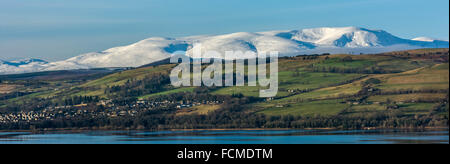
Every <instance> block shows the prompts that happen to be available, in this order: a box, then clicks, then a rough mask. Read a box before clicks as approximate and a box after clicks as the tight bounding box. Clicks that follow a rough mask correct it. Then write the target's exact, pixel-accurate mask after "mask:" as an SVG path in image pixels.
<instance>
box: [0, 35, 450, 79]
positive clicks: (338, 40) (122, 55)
mask: <svg viewBox="0 0 450 164" xmlns="http://www.w3.org/2000/svg"><path fill="white" fill-rule="evenodd" d="M194 43H201V44H202V51H208V50H214V51H218V52H221V53H224V52H225V51H253V52H261V51H278V52H279V54H280V55H281V56H291V55H300V54H312V53H357V54H359V53H378V52H386V51H394V50H407V49H417V48H448V47H449V42H448V41H441V40H434V39H429V38H424V37H420V38H415V39H402V38H399V37H396V36H394V35H392V34H390V33H388V32H386V31H383V30H370V29H366V28H360V27H321V28H310V29H301V30H292V31H268V32H255V33H250V32H238V33H231V34H225V35H203V36H191V37H181V38H164V37H152V38H148V39H145V40H142V41H139V42H137V43H134V44H131V45H128V46H121V47H114V48H110V49H107V50H105V51H102V52H93V53H87V54H82V55H79V56H76V57H73V58H70V59H67V60H64V61H58V62H51V63H48V62H45V61H40V60H31V62H24V63H20V64H12V63H15V62H5V61H3V62H0V74H15V73H25V72H36V71H49V70H68V69H88V68H100V67H137V66H141V65H145V64H149V63H153V62H157V61H161V60H164V59H167V58H169V57H170V54H171V53H173V52H176V51H186V52H187V55H189V54H192V48H193V46H194ZM16 63H17V62H16Z"/></svg>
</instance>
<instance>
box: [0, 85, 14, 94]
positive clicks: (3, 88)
mask: <svg viewBox="0 0 450 164" xmlns="http://www.w3.org/2000/svg"><path fill="white" fill-rule="evenodd" d="M16 87H17V86H16V85H9V84H0V94H2V93H10V92H12V91H14V89H16Z"/></svg>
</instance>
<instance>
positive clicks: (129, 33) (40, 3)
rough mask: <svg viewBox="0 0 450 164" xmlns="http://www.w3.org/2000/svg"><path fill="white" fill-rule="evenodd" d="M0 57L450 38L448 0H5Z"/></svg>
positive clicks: (0, 25)
mask: <svg viewBox="0 0 450 164" xmlns="http://www.w3.org/2000/svg"><path fill="white" fill-rule="evenodd" d="M0 1H1V2H0V59H3V60H11V59H19V58H27V57H35V58H41V59H46V60H50V61H55V60H62V59H66V58H68V57H72V56H76V55H78V54H81V53H86V52H93V51H102V50H105V49H107V48H111V47H115V46H121V45H127V44H131V43H134V42H136V41H139V40H142V39H145V38H148V37H152V36H165V37H179V36H189V35H199V34H224V33H231V32H240V31H247V32H257V31H269V30H294V29H302V28H311V27H324V26H330V27H333V26H359V27H365V28H370V29H383V30H386V31H388V32H390V33H392V34H394V35H396V36H399V37H403V38H414V37H418V36H428V37H433V38H439V39H445V40H448V39H449V1H448V0H426V1H424V0H395V1H392V0H347V1H336V0H223V1H222V0H221V1H219V0H127V1H125V0H64V1H61V0H0Z"/></svg>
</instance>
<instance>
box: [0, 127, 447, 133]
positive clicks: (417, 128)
mask: <svg viewBox="0 0 450 164" xmlns="http://www.w3.org/2000/svg"><path fill="white" fill-rule="evenodd" d="M449 128H450V127H407V128H376V127H370V128H363V129H342V128H303V129H297V128H213V129H158V130H152V129H127V128H125V129H107V128H76V129H75V128H62V129H31V130H0V132H61V131H66V132H84V131H153V132H163V131H174V132H175V131H202V130H206V131H264V130H267V131H269V130H273V131H280V130H388V129H390V130H392V129H395V130H419V129H422V130H437V129H442V130H444V129H445V130H449Z"/></svg>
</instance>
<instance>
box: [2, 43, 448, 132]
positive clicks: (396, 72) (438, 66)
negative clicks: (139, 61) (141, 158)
mask: <svg viewBox="0 0 450 164" xmlns="http://www.w3.org/2000/svg"><path fill="white" fill-rule="evenodd" d="M448 52H449V49H447V48H444V49H417V50H409V51H395V52H386V53H379V54H368V55H348V54H336V55H308V56H295V57H283V58H280V59H279V91H278V94H277V96H276V97H274V98H273V99H261V98H259V97H258V94H259V88H258V87H212V88H205V87H181V88H174V87H173V86H171V85H170V81H169V80H168V73H169V71H170V70H171V68H172V67H174V66H175V65H174V64H162V65H157V66H148V67H142V68H136V69H129V70H123V71H119V72H116V73H112V74H108V75H104V76H102V77H99V78H98V77H97V78H95V77H93V78H91V79H85V81H76V80H73V79H57V80H44V79H40V78H34V79H31V80H30V79H25V80H24V79H20V78H17V79H14V78H10V79H7V80H3V81H1V84H0V91H1V93H0V95H1V97H0V113H3V114H6V113H15V112H30V111H34V112H36V113H39V112H43V111H45V112H47V113H49V114H51V113H56V115H55V118H54V120H56V121H59V122H58V123H55V122H53V123H50V124H48V125H44V124H42V122H39V121H31V122H30V121H28V123H25V124H23V125H22V124H21V126H23V128H26V127H29V125H30V124H32V125H34V127H45V126H50V127H71V126H75V123H76V122H71V121H70V120H79V119H88V118H92V117H94V118H97V119H95V121H94V120H91V121H93V125H76V127H84V126H88V127H91V126H96V127H100V126H104V128H125V127H127V128H137V127H140V128H150V129H152V128H263V127H265V128H330V127H332V128H367V127H434V126H448V90H449V63H448ZM47 76H48V75H47ZM60 111H61V112H60ZM79 111H81V113H78V112H79ZM45 112H44V113H45ZM77 113H78V114H77ZM56 116H58V117H56ZM52 117H53V116H52ZM60 117H63V118H65V119H63V120H60V119H59V118H60ZM231 118H233V119H231ZM149 119H151V120H153V121H150V120H149ZM158 120H159V121H158ZM61 121H62V122H61ZM67 121H68V122H67ZM97 121H100V122H97ZM104 121H106V122H104ZM63 122H64V123H63ZM114 122H115V123H114ZM47 123H48V122H47ZM69 124H70V126H69ZM77 124H78V123H77ZM27 125H28V126H27ZM5 126H6V125H5ZM8 126H18V125H15V124H8ZM4 128H5V127H4Z"/></svg>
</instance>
